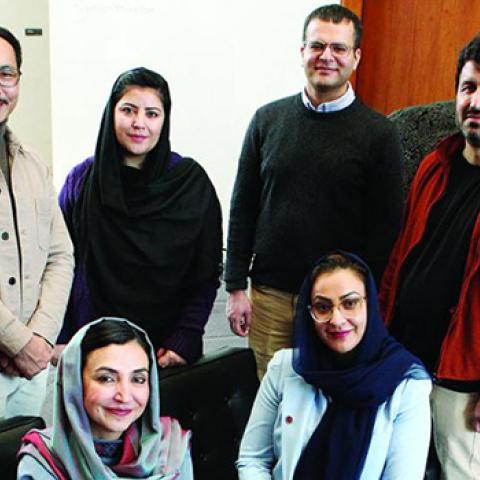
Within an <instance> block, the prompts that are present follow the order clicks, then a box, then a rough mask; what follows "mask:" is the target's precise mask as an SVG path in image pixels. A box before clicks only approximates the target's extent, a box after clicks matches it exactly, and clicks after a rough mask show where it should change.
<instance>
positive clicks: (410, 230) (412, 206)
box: [379, 134, 480, 381]
mask: <svg viewBox="0 0 480 480" xmlns="http://www.w3.org/2000/svg"><path fill="white" fill-rule="evenodd" d="M464 145H465V140H464V138H463V136H462V135H461V134H455V135H453V136H451V137H449V138H447V139H445V140H444V141H443V142H441V143H440V145H439V146H438V147H437V149H436V150H434V151H433V152H432V153H430V154H429V155H427V156H426V157H425V159H424V160H423V161H422V163H421V164H420V166H419V168H418V171H417V173H416V175H415V178H414V180H413V182H412V185H411V187H410V193H409V195H408V199H407V208H406V212H405V218H404V223H403V228H402V231H401V232H400V235H399V236H398V238H397V241H396V243H395V245H394V247H393V250H392V253H391V255H390V259H389V262H388V265H387V268H386V270H385V273H384V275H383V279H382V284H381V288H380V295H379V296H380V306H381V308H382V311H383V314H384V317H385V323H386V324H387V326H388V325H390V323H391V321H392V316H393V310H394V306H395V296H396V291H397V288H398V284H399V280H400V272H401V269H402V266H403V263H404V261H405V259H406V258H407V256H408V254H409V253H410V252H411V250H412V249H413V248H414V247H415V245H417V244H418V242H419V241H420V240H421V239H422V237H423V234H424V232H425V226H426V223H427V219H428V216H429V215H430V210H431V208H432V206H433V205H434V204H435V203H436V202H437V201H438V200H439V199H440V197H441V196H442V194H443V192H444V191H445V188H446V186H447V180H448V177H449V174H450V170H451V159H452V158H453V157H454V156H455V155H456V154H457V153H458V150H460V149H463V147H464ZM446 274H448V273H447V272H446ZM435 374H436V376H437V378H442V379H450V380H463V381H475V380H480V214H479V215H478V216H477V219H476V221H475V225H474V228H473V233H472V237H471V240H470V248H469V251H468V256H467V261H466V264H465V272H464V276H463V281H462V286H461V290H460V295H459V299H458V304H457V305H456V307H455V309H453V311H452V317H451V319H450V324H449V327H448V330H447V333H446V335H445V338H444V339H443V343H442V349H441V351H440V357H439V361H438V365H437V370H436V372H435Z"/></svg>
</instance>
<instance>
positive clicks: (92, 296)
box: [57, 67, 222, 367]
mask: <svg viewBox="0 0 480 480" xmlns="http://www.w3.org/2000/svg"><path fill="white" fill-rule="evenodd" d="M170 108H171V102H170V93H169V89H168V84H167V82H166V81H165V80H164V79H163V78H162V77H161V76H160V75H159V74H158V73H156V72H153V71H151V70H148V69H146V68H143V67H142V68H136V69H133V70H128V71H127V72H124V73H122V74H121V75H120V76H119V77H118V78H117V80H116V81H115V84H114V85H113V88H112V92H111V95H110V98H109V100H108V103H107V106H106V108H105V111H104V114H103V118H102V122H101V126H100V131H99V134H98V139H97V146H96V150H95V156H94V157H93V158H88V159H87V160H86V161H84V162H83V163H81V164H80V165H78V166H76V167H75V168H74V169H73V170H72V171H71V172H70V174H69V175H68V177H67V179H66V182H65V185H64V187H63V189H62V191H61V193H60V205H61V208H62V211H63V213H64V216H65V219H66V222H67V225H68V227H69V230H70V233H71V236H72V239H73V242H74V245H75V252H76V261H77V262H76V263H77V266H76V272H75V279H74V284H73V287H72V293H71V297H70V302H69V305H68V309H67V313H66V317H65V322H64V327H63V330H62V332H61V334H60V337H59V341H58V343H59V344H64V343H66V342H67V341H68V340H69V339H70V337H71V336H72V335H73V334H74V333H75V332H76V331H77V330H78V329H79V328H80V327H81V326H82V325H84V324H86V323H88V322H89V321H91V320H93V319H95V318H98V317H100V316H106V315H114V316H121V317H127V318H129V319H131V320H132V321H133V322H135V323H137V324H138V325H140V326H141V327H142V328H144V329H145V330H146V331H147V333H148V335H149V336H150V338H151V340H152V342H153V344H154V346H155V348H156V350H157V357H158V363H159V365H160V366H162V367H163V366H168V365H175V364H182V363H185V362H187V363H190V362H192V361H194V360H196V359H197V358H198V357H199V356H200V355H201V353H202V335H203V331H204V330H203V329H204V325H205V323H206V321H207V319H208V316H209V314H210V311H211V308H212V305H213V302H214V300H215V296H216V290H217V288H218V286H219V280H218V278H219V274H220V269H221V261H222V258H221V250H222V227H221V211H220V205H219V202H218V198H217V195H216V193H215V189H214V187H213V185H212V183H211V182H210V180H209V178H208V176H207V174H206V173H205V171H204V170H203V169H202V167H201V166H200V165H199V164H198V163H196V162H195V161H194V160H192V159H191V158H185V157H181V156H180V155H178V154H176V153H174V152H172V151H171V150H170V140H169V133H170ZM60 350H61V347H60V348H57V351H60Z"/></svg>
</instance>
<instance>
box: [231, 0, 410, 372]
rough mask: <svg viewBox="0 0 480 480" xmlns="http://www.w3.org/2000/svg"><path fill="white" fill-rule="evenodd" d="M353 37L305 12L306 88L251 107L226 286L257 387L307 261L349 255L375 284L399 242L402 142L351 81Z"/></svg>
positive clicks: (344, 16)
mask: <svg viewBox="0 0 480 480" xmlns="http://www.w3.org/2000/svg"><path fill="white" fill-rule="evenodd" d="M361 33H362V25H361V23H360V20H359V19H358V17H357V16H356V15H355V14H354V13H353V12H351V11H350V10H348V9H346V8H345V7H342V6H340V5H327V6H324V7H320V8H318V9H316V10H314V11H313V12H312V13H311V14H310V15H309V16H308V17H307V19H306V20H305V25H304V31H303V44H302V47H301V50H300V51H301V57H302V63H303V68H304V71H305V76H306V80H307V82H306V86H305V88H304V90H303V91H302V92H301V93H300V94H297V95H293V96H291V97H287V98H284V99H281V100H278V101H276V102H273V103H270V104H268V105H266V106H263V107H261V108H260V109H259V110H258V111H257V112H256V113H255V115H254V117H253V119H252V121H251V123H250V126H249V128H248V130H247V133H246V136H245V140H244V143H243V148H242V152H241V155H240V160H239V165H238V172H237V177H236V181H235V186H234V190H233V194H232V200H231V210H230V224H229V234H228V247H227V248H228V250H227V263H226V273H225V281H226V288H227V291H228V292H229V297H228V302H227V315H228V319H229V321H230V327H231V329H232V331H233V332H234V333H236V334H237V335H240V336H246V335H249V345H250V346H251V347H252V349H253V350H254V352H255V357H256V360H257V368H258V374H259V377H262V376H263V374H264V372H265V370H266V366H267V363H268V361H269V360H270V358H271V357H272V355H273V354H274V353H275V351H276V350H279V349H280V348H286V347H289V346H290V345H291V334H292V318H293V315H294V310H295V303H296V295H297V293H298V291H299V289H300V286H301V283H302V281H303V278H304V276H305V274H306V273H307V272H308V271H309V268H310V267H311V265H312V264H313V262H314V261H315V260H316V259H317V258H318V257H319V256H321V255H323V254H325V253H326V252H328V251H331V250H333V249H337V248H340V249H344V250H348V251H351V252H354V253H356V254H358V255H360V256H361V257H363V258H364V259H365V260H366V261H367V262H368V264H369V265H370V267H371V268H372V270H373V272H374V275H375V277H376V279H377V281H379V280H380V277H381V274H382V272H383V268H384V266H385V264H386V262H387V259H388V255H389V253H390V249H391V246H392V244H393V242H394V240H395V237H396V234H397V232H398V228H399V224H400V216H401V210H402V194H401V169H402V150H401V146H400V140H399V137H398V134H397V132H396V130H395V127H394V126H393V124H391V123H390V122H389V121H388V120H387V119H386V118H385V117H384V116H383V115H380V114H379V113H377V112H375V111H373V110H371V109H370V108H368V107H367V106H365V105H364V104H363V103H362V102H361V101H360V100H359V99H358V98H356V97H355V93H354V91H353V89H352V86H351V84H350V82H349V78H350V76H351V74H352V72H353V71H354V70H355V69H356V68H357V66H358V63H359V61H360V56H361V51H360V47H359V46H360V39H361ZM248 276H250V278H251V282H252V284H251V291H250V298H248V296H247V295H246V292H245V290H246V288H247V277H248Z"/></svg>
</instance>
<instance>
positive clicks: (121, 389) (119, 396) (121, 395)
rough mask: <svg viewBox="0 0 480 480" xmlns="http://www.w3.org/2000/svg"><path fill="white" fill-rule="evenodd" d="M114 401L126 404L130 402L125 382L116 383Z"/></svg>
mask: <svg viewBox="0 0 480 480" xmlns="http://www.w3.org/2000/svg"><path fill="white" fill-rule="evenodd" d="M114 399H115V400H116V401H117V402H128V401H129V400H130V387H129V385H128V383H127V382H118V383H117V388H116V391H115V395H114Z"/></svg>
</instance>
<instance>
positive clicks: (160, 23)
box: [50, 0, 331, 221]
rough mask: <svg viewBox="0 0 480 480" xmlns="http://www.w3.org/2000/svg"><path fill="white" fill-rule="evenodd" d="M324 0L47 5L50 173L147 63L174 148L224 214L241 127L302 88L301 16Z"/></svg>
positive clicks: (89, 142) (72, 158)
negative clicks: (203, 175)
mask: <svg viewBox="0 0 480 480" xmlns="http://www.w3.org/2000/svg"><path fill="white" fill-rule="evenodd" d="M326 3H331V2H329V1H328V0H323V1H322V0H320V1H319V0H315V1H314V0H239V1H231V0H202V1H199V0H176V1H173V0H50V30H51V65H52V92H53V95H52V99H53V103H52V118H53V158H54V174H55V182H56V185H57V188H59V187H60V186H61V185H62V183H63V180H64V178H65V175H66V174H67V173H68V171H69V170H70V169H71V168H72V167H73V166H74V165H76V164H77V163H79V162H80V161H81V160H83V159H84V158H85V157H87V156H88V155H91V154H92V153H93V151H94V147H95V140H96V136H97V131H98V127H99V122H100V117H101V113H102V111H103V108H104V105H105V103H106V101H107V98H108V95H109V92H110V89H111V86H112V84H113V81H114V80H115V78H116V77H117V75H118V74H119V73H120V72H122V71H123V70H126V69H128V68H131V67H135V66H140V65H144V66H147V67H149V68H152V69H154V70H156V71H158V72H159V73H161V74H162V75H164V76H165V78H166V79H167V81H168V82H169V85H170V89H171V95H172V115H171V125H172V128H171V143H172V149H173V150H176V151H178V152H179V153H181V154H183V155H188V156H192V157H193V158H195V159H196V160H198V161H199V162H200V163H201V164H202V165H203V166H204V167H205V169H206V170H207V172H208V173H209V175H210V177H211V178H212V180H213V182H214V184H215V186H216V188H217V192H218V194H219V197H220V200H221V203H222V206H223V210H224V217H225V221H226V217H227V215H228V207H229V199H230V194H231V189H232V187H233V181H234V178H235V172H236V167H237V160H238V154H239V151H240V147H241V143H242V139H243V135H244V133H245V129H246V127H247V124H248V122H249V120H250V118H251V116H252V114H253V113H254V111H255V109H256V108H258V107H259V106H260V105H262V104H264V103H266V102H268V101H271V100H274V99H277V98H280V97H282V96H286V95H290V94H292V93H296V92H298V91H300V90H301V88H302V87H303V85H304V76H303V70H302V68H301V66H300V55H299V48H300V42H301V31H302V26H303V21H304V18H305V16H306V15H307V14H308V13H309V12H310V11H311V10H313V9H314V8H316V7H317V6H320V5H322V4H326Z"/></svg>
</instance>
